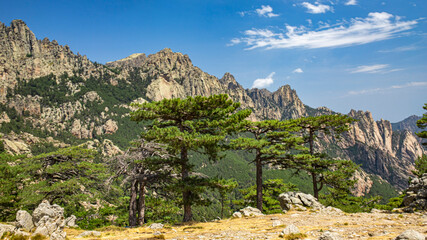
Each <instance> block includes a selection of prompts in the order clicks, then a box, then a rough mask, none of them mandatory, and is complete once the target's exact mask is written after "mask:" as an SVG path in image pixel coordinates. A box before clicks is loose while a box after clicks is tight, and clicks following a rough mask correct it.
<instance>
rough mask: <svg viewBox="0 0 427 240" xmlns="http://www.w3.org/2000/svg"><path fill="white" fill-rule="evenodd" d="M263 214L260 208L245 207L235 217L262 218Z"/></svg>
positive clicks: (234, 214)
mask: <svg viewBox="0 0 427 240" xmlns="http://www.w3.org/2000/svg"><path fill="white" fill-rule="evenodd" d="M262 215H264V214H262V212H261V211H260V210H259V209H258V208H254V207H245V208H242V209H240V211H238V212H235V213H233V217H235V218H241V217H256V216H262Z"/></svg>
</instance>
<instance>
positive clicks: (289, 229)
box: [282, 224, 300, 235]
mask: <svg viewBox="0 0 427 240" xmlns="http://www.w3.org/2000/svg"><path fill="white" fill-rule="evenodd" d="M282 233H283V234H285V235H287V234H291V233H294V234H296V233H300V231H299V229H298V228H297V227H296V226H295V225H293V224H291V225H289V226H287V227H286V228H285V229H283V231H282Z"/></svg>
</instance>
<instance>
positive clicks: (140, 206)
mask: <svg viewBox="0 0 427 240" xmlns="http://www.w3.org/2000/svg"><path fill="white" fill-rule="evenodd" d="M144 218H145V182H144V181H141V182H140V184H139V199H138V225H139V226H142V225H144Z"/></svg>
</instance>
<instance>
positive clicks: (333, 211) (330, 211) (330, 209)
mask: <svg viewBox="0 0 427 240" xmlns="http://www.w3.org/2000/svg"><path fill="white" fill-rule="evenodd" d="M320 212H321V213H324V214H336V213H343V211H342V210H341V209H339V208H334V207H331V206H329V207H326V208H322V209H321V210H320Z"/></svg>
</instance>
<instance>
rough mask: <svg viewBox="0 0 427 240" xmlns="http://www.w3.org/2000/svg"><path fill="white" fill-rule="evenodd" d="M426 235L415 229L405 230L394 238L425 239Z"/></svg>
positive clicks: (401, 239)
mask: <svg viewBox="0 0 427 240" xmlns="http://www.w3.org/2000/svg"><path fill="white" fill-rule="evenodd" d="M425 239H426V237H425V236H424V235H423V234H421V233H420V232H417V231H415V230H406V231H404V232H403V233H401V234H400V235H399V236H397V237H396V238H395V240H425Z"/></svg>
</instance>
